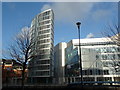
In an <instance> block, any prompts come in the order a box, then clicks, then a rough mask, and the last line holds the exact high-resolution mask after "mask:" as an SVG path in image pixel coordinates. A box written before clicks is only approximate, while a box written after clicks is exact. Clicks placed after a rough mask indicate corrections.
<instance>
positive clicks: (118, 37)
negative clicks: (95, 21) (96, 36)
mask: <svg viewBox="0 0 120 90" xmlns="http://www.w3.org/2000/svg"><path fill="white" fill-rule="evenodd" d="M103 35H104V36H106V37H108V38H109V39H110V40H112V41H113V42H114V43H116V45H118V46H120V26H119V25H113V26H110V25H109V27H108V31H105V32H104V33H103Z"/></svg>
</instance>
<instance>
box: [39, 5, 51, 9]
mask: <svg viewBox="0 0 120 90" xmlns="http://www.w3.org/2000/svg"><path fill="white" fill-rule="evenodd" d="M50 8H51V6H50V5H48V4H45V5H44V6H43V7H42V9H41V11H44V10H46V9H50Z"/></svg>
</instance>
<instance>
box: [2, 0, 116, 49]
mask: <svg viewBox="0 0 120 90" xmlns="http://www.w3.org/2000/svg"><path fill="white" fill-rule="evenodd" d="M49 8H52V9H53V11H54V16H55V17H54V18H55V19H54V45H56V44H58V43H60V42H69V41H70V40H72V39H78V30H77V26H76V22H78V21H80V22H81V26H80V32H81V36H80V37H81V38H90V37H95V38H99V37H103V36H102V34H101V32H104V31H105V30H106V27H107V26H108V25H112V23H116V22H117V19H118V3H117V2H3V3H2V48H3V49H7V48H8V46H9V45H10V44H11V42H12V41H13V39H14V37H15V35H16V34H17V33H18V32H20V31H21V29H22V28H23V27H26V26H27V27H30V25H31V21H32V19H33V18H34V17H35V16H36V15H37V14H39V13H40V12H42V11H44V10H46V9H49Z"/></svg>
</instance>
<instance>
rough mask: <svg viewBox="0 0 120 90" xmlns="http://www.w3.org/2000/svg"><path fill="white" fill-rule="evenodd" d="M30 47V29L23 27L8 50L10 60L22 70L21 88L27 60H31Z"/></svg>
mask: <svg viewBox="0 0 120 90" xmlns="http://www.w3.org/2000/svg"><path fill="white" fill-rule="evenodd" d="M31 45H32V43H31V41H30V29H29V28H28V27H24V28H23V29H22V31H21V32H20V33H19V34H18V35H17V36H16V37H15V40H14V42H13V44H12V45H11V46H10V48H9V51H10V55H11V56H12V58H13V59H15V60H16V61H17V62H19V63H21V64H22V67H23V69H22V82H21V84H22V87H23V88H24V80H25V69H26V66H27V62H28V60H29V59H30V58H31V56H30V49H31Z"/></svg>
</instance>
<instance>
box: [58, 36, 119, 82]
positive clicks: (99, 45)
mask: <svg viewBox="0 0 120 90" xmlns="http://www.w3.org/2000/svg"><path fill="white" fill-rule="evenodd" d="M80 42H81V56H80V55H79V39H73V40H71V41H70V42H68V43H66V44H67V47H66V48H64V51H65V65H64V69H65V70H64V71H65V72H64V73H65V75H64V78H65V82H66V83H71V82H80V81H81V80H80V79H81V78H80V74H81V72H80V67H79V57H80V58H81V59H82V71H83V72H82V74H83V81H105V82H106V81H120V47H119V46H118V45H116V43H114V42H112V41H111V40H110V39H109V38H88V39H80ZM59 54H60V53H59ZM60 55H61V54H60ZM63 56H64V55H63ZM57 57H59V56H57ZM114 84H115V83H114Z"/></svg>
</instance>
